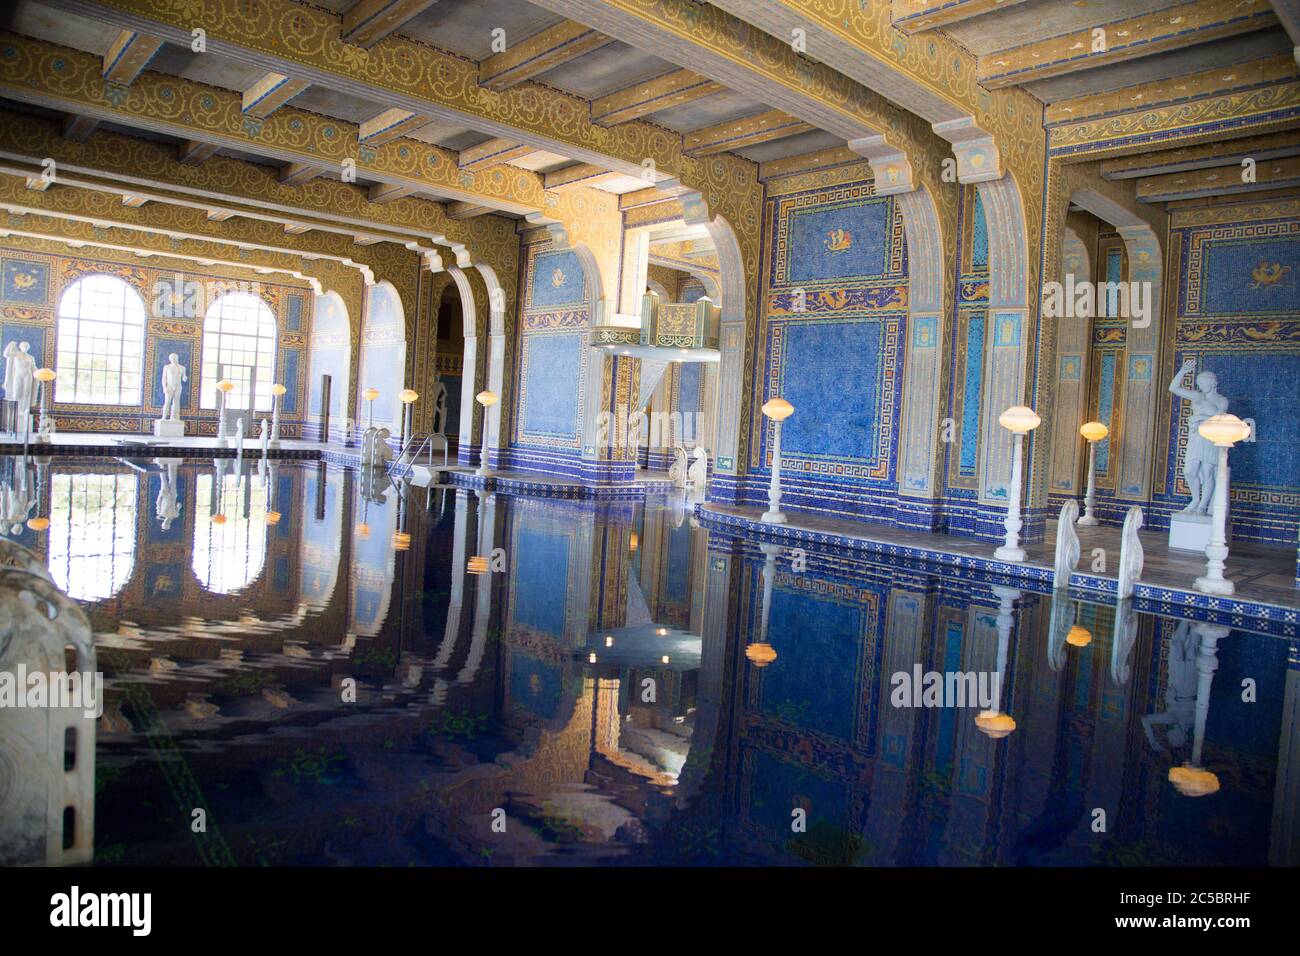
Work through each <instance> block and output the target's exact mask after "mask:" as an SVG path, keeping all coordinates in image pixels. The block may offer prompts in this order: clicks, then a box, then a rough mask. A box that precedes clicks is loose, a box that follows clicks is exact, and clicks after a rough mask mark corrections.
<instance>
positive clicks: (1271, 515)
mask: <svg viewBox="0 0 1300 956" xmlns="http://www.w3.org/2000/svg"><path fill="white" fill-rule="evenodd" d="M1170 249H1171V259H1173V261H1176V262H1177V263H1178V286H1177V290H1176V293H1175V294H1176V299H1175V303H1174V304H1175V308H1176V312H1175V316H1174V321H1173V322H1172V323H1167V325H1169V328H1168V329H1167V331H1166V347H1165V354H1166V361H1165V364H1164V369H1163V371H1162V373H1161V376H1162V379H1164V380H1167V379H1169V378H1171V377H1172V376H1173V373H1174V372H1175V371H1176V370H1177V368H1178V367H1179V366H1180V365H1181V364H1182V363H1183V361H1184V360H1186V359H1189V358H1190V359H1194V360H1195V361H1196V371H1197V372H1198V373H1199V372H1201V371H1210V372H1213V373H1214V374H1215V375H1216V376H1217V377H1218V380H1219V384H1218V390H1219V392H1220V393H1221V394H1223V395H1224V396H1225V397H1227V399H1228V401H1229V411H1230V412H1232V413H1233V414H1235V415H1237V416H1238V417H1240V418H1244V419H1249V420H1252V421H1253V422H1254V424H1255V435H1254V440H1253V441H1249V440H1248V441H1246V442H1242V443H1240V444H1239V445H1237V446H1236V447H1235V448H1234V449H1233V450H1232V451H1231V453H1230V454H1229V458H1228V463H1229V466H1230V467H1231V469H1232V502H1231V505H1230V514H1231V520H1232V533H1233V536H1234V538H1236V539H1237V540H1262V541H1276V542H1279V543H1283V544H1289V545H1292V546H1294V545H1295V543H1296V538H1297V530H1298V529H1300V414H1297V412H1296V409H1297V408H1300V219H1296V218H1285V217H1279V218H1273V219H1264V220H1251V221H1243V222H1217V223H1213V224H1206V225H1194V226H1185V227H1182V228H1178V229H1171V230H1170ZM1188 417H1189V409H1188V407H1187V403H1186V402H1183V401H1182V400H1180V399H1177V398H1176V397H1174V396H1168V397H1167V398H1166V400H1165V402H1164V404H1162V407H1161V417H1160V419H1159V421H1161V422H1163V423H1164V424H1163V426H1162V429H1163V433H1162V434H1161V435H1160V448H1159V450H1158V456H1157V465H1156V481H1155V489H1154V495H1153V498H1154V502H1153V510H1154V511H1155V512H1156V516H1155V521H1154V522H1150V523H1153V524H1155V526H1156V527H1162V526H1164V527H1167V525H1168V515H1169V513H1170V512H1171V511H1174V510H1177V509H1179V508H1181V507H1182V506H1183V505H1184V504H1186V502H1187V500H1188V494H1187V490H1186V487H1185V486H1184V485H1183V483H1182V480H1181V478H1180V477H1179V470H1180V468H1181V463H1182V459H1183V454H1184V451H1185V449H1186V443H1187V430H1188Z"/></svg>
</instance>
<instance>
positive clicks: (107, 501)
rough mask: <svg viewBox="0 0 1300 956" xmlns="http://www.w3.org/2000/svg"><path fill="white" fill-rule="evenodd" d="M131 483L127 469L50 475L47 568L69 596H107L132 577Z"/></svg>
mask: <svg viewBox="0 0 1300 956" xmlns="http://www.w3.org/2000/svg"><path fill="white" fill-rule="evenodd" d="M136 485H137V480H136V476H135V475H134V474H132V473H130V472H129V471H128V472H125V473H115V474H95V473H89V474H56V475H54V477H53V479H52V480H51V482H50V506H49V512H48V513H49V516H50V526H49V567H50V573H51V574H52V575H53V576H54V583H55V584H57V585H58V586H59V587H60V588H62V589H63V590H64V591H66V592H67V594H68V596H69V597H71V598H74V599H75V600H78V601H98V600H101V599H103V598H110V597H112V596H113V595H115V594H117V592H118V591H120V590H121V589H122V586H123V585H124V584H125V583H126V582H127V580H128V579H129V578H130V577H131V572H132V571H133V570H134V569H135V544H136V541H135V539H136V499H137V495H136ZM32 504H33V505H34V504H35V502H34V501H33V502H32Z"/></svg>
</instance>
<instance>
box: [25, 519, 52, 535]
mask: <svg viewBox="0 0 1300 956" xmlns="http://www.w3.org/2000/svg"><path fill="white" fill-rule="evenodd" d="M49 526H50V519H49V518H46V517H43V516H41V515H37V516H36V517H35V518H28V519H27V527H29V528H31V529H32V530H33V531H44V530H46V529H47V528H48V527H49Z"/></svg>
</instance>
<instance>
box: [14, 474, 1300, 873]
mask: <svg viewBox="0 0 1300 956" xmlns="http://www.w3.org/2000/svg"><path fill="white" fill-rule="evenodd" d="M0 510H3V515H2V516H0V517H3V519H4V526H3V530H4V531H5V532H6V534H5V536H4V538H3V539H0V563H2V564H3V565H4V568H5V569H7V570H4V571H0V574H10V575H18V576H19V578H18V579H19V580H27V579H35V580H38V581H39V579H40V578H41V577H42V576H46V577H48V578H49V579H51V580H52V581H53V582H54V584H56V585H58V586H59V587H60V588H62V589H64V590H66V591H67V592H68V594H69V595H70V596H71V597H72V598H74V599H75V600H76V601H77V602H78V604H79V605H80V606H81V608H82V610H83V611H84V613H85V615H86V618H87V619H88V624H89V627H90V628H91V629H92V630H93V632H94V647H93V653H92V652H91V651H89V650H88V651H87V652H86V653H87V654H88V655H90V656H94V657H95V659H96V665H95V666H96V667H97V668H98V669H99V670H102V671H103V672H104V673H105V675H106V687H105V699H106V700H105V708H104V715H103V717H102V718H100V719H99V720H97V721H93V720H92V721H89V722H85V723H78V724H76V726H78V727H80V728H81V731H79V732H81V733H83V734H84V739H82V741H81V744H80V746H81V748H82V753H83V755H84V754H85V753H86V750H85V748H86V747H90V748H91V751H92V752H93V755H94V761H93V764H92V766H93V773H92V774H90V775H89V776H87V777H85V778H83V779H82V782H81V787H82V792H81V793H80V794H79V799H80V800H81V801H82V803H81V804H79V806H81V807H83V810H82V813H83V814H84V816H85V817H86V818H87V819H92V820H93V828H92V829H93V839H92V834H89V833H85V832H82V834H81V838H82V840H83V843H82V844H80V846H82V847H83V850H82V852H83V853H89V855H90V858H91V859H92V861H93V862H94V863H95V864H98V865H122V864H127V865H136V864H162V865H168V864H176V865H182V864H184V865H194V864H201V863H212V862H221V861H225V862H234V863H238V864H244V865H293V864H311V865H348V864H385V865H407V864H417V865H418V864H464V865H488V866H502V865H545V864H551V863H603V864H611V863H612V864H618V863H624V864H655V865H719V864H741V865H751V864H752V865H762V864H773V863H776V864H794V865H843V864H859V865H883V866H889V865H920V866H927V865H974V864H986V865H987V864H998V865H1052V864H1071V865H1111V864H1130V865H1172V864H1177V865H1226V864H1247V865H1258V864H1266V863H1272V864H1278V865H1294V864H1295V863H1296V862H1298V861H1300V849H1298V848H1297V841H1296V838H1295V837H1294V836H1292V834H1295V833H1297V832H1300V827H1298V826H1297V824H1298V823H1300V806H1297V804H1298V802H1300V800H1298V798H1297V793H1296V787H1295V785H1294V783H1291V782H1290V781H1292V779H1293V778H1295V777H1297V774H1296V773H1295V772H1294V770H1295V767H1296V766H1300V764H1297V763H1296V761H1298V760H1300V754H1297V753H1296V752H1295V743H1294V741H1295V740H1297V739H1300V734H1297V732H1296V731H1297V729H1298V728H1296V727H1295V726H1294V724H1295V721H1296V715H1297V713H1300V707H1298V706H1297V701H1298V700H1300V697H1298V696H1297V695H1298V694H1300V689H1298V686H1297V684H1298V681H1297V677H1296V675H1297V672H1298V671H1300V663H1297V662H1300V653H1297V650H1298V648H1297V646H1296V641H1295V640H1294V639H1292V638H1288V637H1283V636H1277V635H1268V634H1258V633H1251V632H1246V631H1242V630H1236V629H1230V628H1228V627H1226V626H1224V625H1221V624H1216V623H1211V622H1205V621H1188V620H1176V619H1172V618H1167V617H1161V616H1159V615H1157V614H1153V613H1149V612H1148V611H1145V610H1142V609H1139V608H1135V607H1134V606H1133V605H1132V603H1131V602H1122V603H1121V604H1120V605H1118V606H1108V605H1103V604H1095V603H1088V602H1086V601H1083V600H1080V599H1079V598H1078V596H1077V595H1074V596H1072V595H1070V594H1040V593H1033V592H1031V591H1027V590H1021V589H1012V588H1008V587H1005V586H1003V585H1001V584H999V583H998V582H996V581H982V580H979V579H977V578H976V577H972V576H971V575H970V574H969V573H967V574H965V575H964V576H960V577H957V576H954V577H940V576H935V575H931V574H925V573H921V572H919V571H916V570H913V569H908V568H903V567H891V566H887V565H882V564H873V563H869V562H864V561H861V560H858V559H856V558H854V557H851V556H847V555H843V554H836V553H832V552H825V553H823V552H818V551H817V550H815V549H811V548H810V549H808V550H807V551H800V552H797V553H796V552H793V551H791V550H790V549H787V548H782V547H778V546H774V545H770V544H766V543H762V542H758V541H749V540H745V539H743V538H734V537H730V536H727V535H723V534H719V533H716V532H712V533H711V532H707V531H705V530H703V529H701V528H699V527H698V526H697V525H696V523H695V522H694V521H693V520H692V518H691V516H690V511H689V507H688V505H687V504H686V503H684V502H683V501H682V500H680V499H676V498H668V499H664V500H661V501H660V500H652V501H649V502H645V503H640V502H598V501H572V500H556V499H538V498H523V497H514V496H508V495H504V494H498V493H493V492H482V491H473V490H469V489H464V488H453V487H434V488H428V489H425V488H420V487H415V486H410V485H408V484H406V483H405V482H403V481H401V480H394V479H392V478H390V477H389V476H387V475H384V474H382V473H377V474H376V473H372V474H366V473H357V472H354V471H351V470H346V469H342V468H338V467H335V466H332V465H326V464H324V463H311V462H306V463H304V462H281V463H278V464H273V463H270V462H261V463H259V462H257V461H251V462H250V461H241V460H235V459H218V460H216V461H213V460H212V459H208V460H185V461H179V460H175V459H157V460H152V459H151V460H143V459H140V460H136V459H117V460H113V461H103V460H98V461H84V460H72V459H58V458H55V459H38V458H29V459H27V460H25V461H24V460H22V459H5V460H3V461H0ZM35 518H46V519H48V523H47V524H46V523H43V522H40V521H37V522H36V523H35V525H34V526H33V524H32V520H33V519H35ZM46 586H47V585H45V584H44V583H38V584H34V585H32V586H31V589H37V588H40V587H46ZM31 589H29V590H31ZM33 593H35V591H34V590H33ZM11 635H12V636H11V638H10V639H9V641H8V643H6V644H5V645H4V646H3V647H0V671H5V670H7V669H9V668H10V667H11V665H12V663H13V662H14V661H15V660H18V659H19V658H20V656H21V655H22V654H28V656H30V653H29V652H28V651H24V650H23V648H22V647H21V646H20V645H22V642H23V640H26V639H27V638H24V637H22V635H20V634H19V633H18V632H17V631H12V629H11ZM50 646H53V645H50ZM31 653H34V652H31ZM24 659H25V658H24ZM33 659H34V658H33ZM51 713H52V716H51V717H50V721H49V722H48V723H47V724H44V725H40V726H37V724H34V723H32V719H31V718H32V715H31V713H30V712H28V713H23V712H21V711H19V710H15V709H8V708H0V858H3V859H4V861H5V862H23V861H26V860H28V859H29V858H33V857H36V856H41V857H43V858H45V859H49V860H51V861H53V862H66V860H65V859H63V858H61V857H60V856H59V854H60V853H61V852H63V848H62V847H60V846H57V845H56V844H58V843H59V842H60V840H61V839H62V837H61V836H60V834H62V833H63V831H64V829H65V821H64V820H63V815H62V814H63V808H61V807H60V806H49V805H44V804H43V803H42V799H43V798H42V797H41V796H40V793H43V792H44V791H43V790H41V788H40V787H39V786H37V785H36V784H38V783H39V781H40V780H41V779H43V777H42V775H43V774H47V773H49V772H50V771H49V767H48V763H49V762H48V761H45V762H44V763H42V761H41V760H40V759H39V758H38V757H37V756H35V754H36V751H35V750H34V749H33V748H32V747H31V745H30V743H24V742H25V741H31V740H32V739H36V738H39V737H40V736H41V735H45V736H47V737H49V738H50V740H51V741H52V742H51V747H62V746H63V744H62V739H63V738H62V736H61V733H62V731H61V730H60V728H62V727H64V726H66V721H67V720H71V719H72V718H71V717H68V716H67V715H63V716H62V717H60V716H59V712H58V711H55V712H51ZM56 717H58V718H59V719H60V720H65V723H64V724H59V723H58V722H57V721H56V720H55V718H56ZM56 738H57V739H56ZM2 768H9V769H7V770H5V769H2ZM6 774H7V776H6ZM18 779H22V780H27V781H31V782H32V785H30V786H24V787H21V788H16V787H15V786H14V785H13V784H12V783H8V784H6V781H13V780H18ZM6 785H7V786H8V789H7V790H6ZM5 794H9V795H10V796H9V797H6V796H5ZM6 800H8V803H6ZM195 806H201V807H203V808H204V809H205V810H206V812H207V818H208V820H209V828H208V830H207V832H206V833H201V834H196V833H194V832H192V831H191V829H190V826H189V821H190V814H191V811H192V809H193V807H195ZM33 821H41V822H40V825H39V826H37V824H36V823H35V822H33ZM213 824H215V826H214V825H213ZM85 826H86V824H85V823H84V821H83V827H82V829H83V831H84V829H85ZM72 829H73V830H75V824H74V825H72ZM37 831H39V832H37ZM83 858H84V857H83Z"/></svg>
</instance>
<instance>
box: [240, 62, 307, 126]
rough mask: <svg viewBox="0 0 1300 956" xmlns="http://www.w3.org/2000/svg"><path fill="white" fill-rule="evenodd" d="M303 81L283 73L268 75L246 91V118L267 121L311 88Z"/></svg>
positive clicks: (244, 100) (263, 76)
mask: <svg viewBox="0 0 1300 956" xmlns="http://www.w3.org/2000/svg"><path fill="white" fill-rule="evenodd" d="M310 85H311V84H310V83H307V82H305V81H303V80H291V79H289V77H287V76H285V75H284V74H283V73H266V74H263V75H262V77H261V79H259V80H258V81H257V82H256V83H254V84H253V85H252V86H250V87H249V88H248V89H246V90H244V98H243V103H242V106H241V109H242V111H243V113H244V115H245V116H251V117H253V118H254V119H266V117H268V116H270V115H271V114H272V113H274V112H275V111H276V110H278V109H279V108H280V107H281V106H284V104H285V103H288V102H289V101H290V100H291V99H293V98H294V97H295V96H297V95H298V94H299V93H301V92H302V91H303V90H305V89H307V87H308V86H310Z"/></svg>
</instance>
